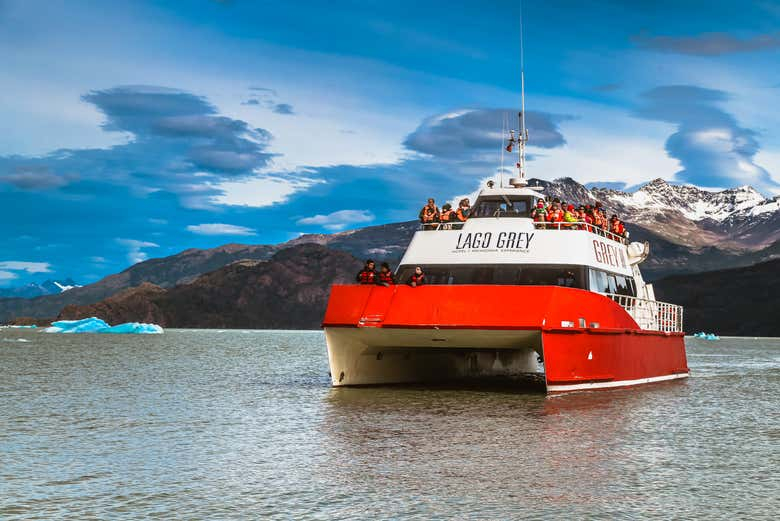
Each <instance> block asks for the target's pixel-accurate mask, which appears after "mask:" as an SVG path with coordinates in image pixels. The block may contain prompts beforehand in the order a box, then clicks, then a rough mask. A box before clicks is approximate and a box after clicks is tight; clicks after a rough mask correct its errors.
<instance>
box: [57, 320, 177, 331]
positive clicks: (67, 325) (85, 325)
mask: <svg viewBox="0 0 780 521" xmlns="http://www.w3.org/2000/svg"><path fill="white" fill-rule="evenodd" d="M44 332H46V333H109V334H112V333H113V334H137V335H159V334H161V333H162V332H163V328H162V327H160V326H158V325H157V324H141V323H139V322H127V323H125V324H117V325H116V326H113V327H112V326H109V325H108V324H107V323H106V322H105V321H103V320H100V319H99V318H97V317H91V318H84V319H81V320H59V321H57V322H52V324H51V327H47V328H46V329H44Z"/></svg>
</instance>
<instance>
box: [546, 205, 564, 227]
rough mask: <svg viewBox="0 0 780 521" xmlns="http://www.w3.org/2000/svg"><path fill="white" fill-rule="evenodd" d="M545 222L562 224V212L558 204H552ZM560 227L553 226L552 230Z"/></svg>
mask: <svg viewBox="0 0 780 521" xmlns="http://www.w3.org/2000/svg"><path fill="white" fill-rule="evenodd" d="M547 222H549V223H560V222H563V211H561V207H560V206H558V203H556V202H553V204H552V209H551V210H550V211H549V212H548V213H547ZM559 226H560V225H556V226H554V228H559Z"/></svg>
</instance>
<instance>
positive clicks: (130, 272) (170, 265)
mask: <svg viewBox="0 0 780 521" xmlns="http://www.w3.org/2000/svg"><path fill="white" fill-rule="evenodd" d="M277 249H278V246H267V245H259V246H252V245H246V244H226V245H224V246H219V247H218V248H211V249H207V250H199V249H189V250H184V251H183V252H181V253H177V254H176V255H171V256H169V257H164V258H159V259H149V260H147V261H144V262H140V263H138V264H135V265H133V266H130V267H129V268H127V269H126V270H124V271H122V272H120V273H116V274H114V275H109V276H108V277H105V278H103V279H101V280H99V281H98V282H95V283H94V284H89V285H86V286H83V287H78V288H73V289H70V290H68V291H66V292H63V293H59V294H55V295H45V296H41V297H38V298H33V299H24V298H11V299H0V322H2V321H4V320H9V319H10V318H13V317H20V316H27V317H50V316H56V315H57V313H59V312H60V310H61V309H62V308H63V307H64V306H66V305H69V304H91V303H93V302H98V301H99V300H102V299H104V298H106V297H109V296H111V295H114V294H115V293H117V292H119V291H121V290H123V289H126V288H131V287H135V286H138V285H140V284H142V283H144V282H149V283H151V284H155V285H158V286H160V287H163V288H168V287H172V286H175V285H176V284H181V283H185V282H188V281H191V280H193V279H194V278H195V277H197V276H198V275H201V274H203V273H206V272H209V271H212V270H215V269H217V268H220V267H222V266H225V265H226V264H229V263H231V262H234V261H237V260H242V259H254V260H262V259H268V258H269V257H270V256H271V255H272V254H273V253H274V252H275V251H277Z"/></svg>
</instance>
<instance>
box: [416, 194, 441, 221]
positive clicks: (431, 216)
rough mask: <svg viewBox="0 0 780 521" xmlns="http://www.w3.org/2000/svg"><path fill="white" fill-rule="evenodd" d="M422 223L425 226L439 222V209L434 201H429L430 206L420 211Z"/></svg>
mask: <svg viewBox="0 0 780 521" xmlns="http://www.w3.org/2000/svg"><path fill="white" fill-rule="evenodd" d="M420 222H421V223H423V225H425V226H430V225H433V224H434V223H437V222H439V208H438V207H437V206H436V203H435V202H434V200H433V199H428V204H426V205H425V206H423V207H422V210H420Z"/></svg>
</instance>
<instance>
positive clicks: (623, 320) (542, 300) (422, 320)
mask: <svg viewBox="0 0 780 521" xmlns="http://www.w3.org/2000/svg"><path fill="white" fill-rule="evenodd" d="M391 303H392V305H391ZM582 323H584V324H585V326H586V327H590V326H592V325H593V326H594V327H598V328H604V329H610V328H617V329H639V326H638V325H637V323H636V322H635V321H634V319H633V318H631V316H630V315H629V314H628V313H626V311H625V310H624V309H623V308H622V307H620V306H619V305H618V304H617V303H615V302H614V301H612V299H610V298H607V297H604V296H603V295H600V294H598V293H593V292H591V291H586V290H580V289H574V288H562V287H557V286H493V285H452V286H447V285H431V286H422V287H418V288H412V287H410V286H406V285H398V286H391V287H382V286H357V285H353V286H333V288H332V289H331V297H330V300H329V301H328V309H327V311H326V313H325V319H324V320H323V326H353V327H360V326H373V327H393V328H415V327H418V328H419V327H423V328H428V327H439V328H459V329H463V328H466V329H524V328H525V329H529V328H531V329H541V328H544V327H548V328H549V327H563V326H564V325H568V326H569V327H575V328H578V327H580V326H581V325H582Z"/></svg>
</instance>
